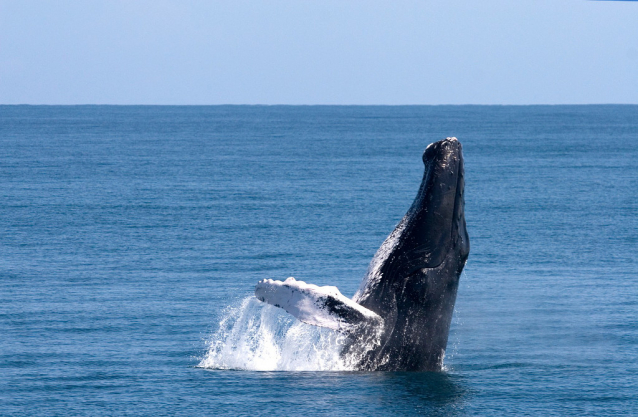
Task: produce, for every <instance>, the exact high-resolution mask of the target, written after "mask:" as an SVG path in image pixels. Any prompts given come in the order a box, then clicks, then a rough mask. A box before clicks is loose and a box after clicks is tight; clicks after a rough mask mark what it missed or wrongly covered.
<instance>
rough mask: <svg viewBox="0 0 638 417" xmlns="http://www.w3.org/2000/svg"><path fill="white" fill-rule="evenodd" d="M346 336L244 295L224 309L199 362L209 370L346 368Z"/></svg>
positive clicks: (335, 369)
mask: <svg viewBox="0 0 638 417" xmlns="http://www.w3.org/2000/svg"><path fill="white" fill-rule="evenodd" d="M343 342H344V336H342V335H340V334H338V333H336V332H334V331H332V330H330V329H325V328H319V327H314V326H310V325H308V324H304V323H301V322H299V321H297V320H295V319H294V318H293V317H291V316H289V315H288V314H286V313H285V312H284V311H283V310H281V309H278V308H276V307H273V306H270V305H267V304H264V303H262V302H259V301H258V300H257V299H256V298H255V297H248V298H245V299H244V300H243V301H242V302H241V305H239V306H238V307H235V308H229V309H227V310H226V311H225V313H224V315H223V318H222V320H221V321H220V323H219V329H218V330H217V331H216V332H215V333H214V334H213V336H212V337H211V339H210V340H209V348H208V352H207V353H206V355H205V357H204V358H203V359H202V360H201V362H200V363H199V366H200V367H203V368H209V369H241V370H252V371H344V370H349V369H351V368H350V367H349V366H348V365H347V364H346V363H345V362H344V361H343V360H342V359H341V358H340V355H339V352H340V351H341V346H342V344H343Z"/></svg>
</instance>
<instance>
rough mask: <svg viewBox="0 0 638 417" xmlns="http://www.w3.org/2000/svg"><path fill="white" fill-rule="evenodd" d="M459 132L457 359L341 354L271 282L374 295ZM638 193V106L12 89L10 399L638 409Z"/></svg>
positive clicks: (4, 224) (3, 315)
mask: <svg viewBox="0 0 638 417" xmlns="http://www.w3.org/2000/svg"><path fill="white" fill-rule="evenodd" d="M446 136H456V137H458V138H459V140H460V141H461V142H462V143H463V146H464V155H465V164H466V216H467V223H468V231H469V234H470V239H471V245H472V247H471V253H470V257H469V261H468V264H467V266H466V268H465V271H464V273H463V276H462V277H461V285H460V288H459V293H458V299H457V304H456V311H455V316H454V319H453V323H452V330H451V333H450V339H449V344H448V352H447V356H446V362H445V363H446V370H445V372H442V373H381V372H377V373H363V372H349V371H344V370H339V369H338V367H335V363H334V361H333V359H334V358H332V357H331V356H330V355H329V353H330V343H331V340H330V337H331V335H330V334H327V333H326V332H318V331H317V330H315V329H313V328H309V327H308V326H306V325H303V324H296V323H294V321H293V320H291V319H289V318H288V317H287V316H286V315H285V313H280V311H279V310H278V309H275V308H274V307H263V306H262V305H260V304H259V303H258V302H257V301H255V300H251V299H250V297H251V295H252V290H253V288H254V285H255V283H256V282H257V281H258V280H260V279H263V278H274V279H284V278H286V277H288V276H294V277H296V278H297V279H301V280H305V281H308V282H312V283H314V284H318V285H328V284H329V285H336V286H338V287H339V288H340V290H341V292H342V293H344V294H345V295H348V296H351V295H353V294H354V292H355V290H356V288H357V287H358V285H359V282H360V281H361V278H362V277H363V275H364V274H365V271H366V268H367V265H368V262H369V261H370V259H371V257H372V255H373V254H374V252H375V251H376V249H377V248H378V246H379V245H380V244H381V242H382V241H383V239H384V238H385V237H386V236H387V235H388V234H389V233H390V231H391V230H392V229H393V227H394V226H395V224H396V223H397V222H398V221H399V219H400V218H401V217H402V216H403V214H404V213H405V211H406V210H407V209H408V207H409V206H410V204H411V202H412V199H413V198H414V196H415V194H416V191H417V189H418V186H419V183H420V180H421V175H422V170H423V166H422V163H421V153H422V151H423V149H424V148H425V146H426V145H427V144H428V143H430V142H433V141H435V140H439V139H441V138H444V137H446ZM637 190H638V106H531V107H528V106H523V107H515V106H440V107H420V106H416V107H349V106H346V107H303V106H299V107H296V106H293V107H249V106H239V107H232V106H230V107H225V106H221V107H119V106H104V107H102V106H80V107H58V106H51V107H47V106H43V107H29V106H0V225H1V227H0V413H1V414H4V415H100V414H106V415H199V414H209V415H282V416H288V415H379V416H382V415H389V414H394V415H414V414H426V415H494V414H502V413H508V414H518V415H521V414H536V415H552V414H556V415H583V414H589V415H601V414H609V415H611V414H632V413H633V414H636V413H638V400H637V398H638V363H637V362H638V361H637V360H636V359H637V358H638V262H637V260H636V258H637V256H636V254H637V249H638V191H637ZM295 332H296V333H295ZM293 333H294V334H293ZM242 334H243V335H242ZM296 343H299V344H300V345H301V347H300V348H299V351H297V350H296V348H295V346H294V345H295V344H296ZM278 349H279V350H278ZM264 352H265V353H264ZM326 352H327V353H326ZM215 354H216V355H217V356H216V357H214V358H213V357H212V356H211V355H213V356H214V355H215ZM324 354H326V355H327V356H326V357H324V356H322V355H324ZM326 358H327V359H326ZM324 359H325V361H323V360H324ZM331 361H332V362H331ZM216 368H217V369H216ZM219 368H227V369H219ZM318 369H324V371H318Z"/></svg>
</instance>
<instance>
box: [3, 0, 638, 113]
mask: <svg viewBox="0 0 638 417" xmlns="http://www.w3.org/2000/svg"><path fill="white" fill-rule="evenodd" d="M0 103H2V104H19V103H30V104H84V103H94V104H465V103H469V104H474V103H475V104H560V103H567V104H570V103H573V104H580V103H638V2H614V1H586V0H481V1H474V0H464V1H457V0H440V1H439V0H436V1H434V0H433V1H429V0H420V1H390V0H387V1H374V0H339V1H334V0H268V1H257V0H255V1H243V0H227V1H211V0H208V1H168V0H149V1H146V0H144V1H134V0H121V1H120V0H108V1H107V0H104V1H99V0H95V1H92V0H79V1H65V0H56V1H45V0H41V1H32V0H0Z"/></svg>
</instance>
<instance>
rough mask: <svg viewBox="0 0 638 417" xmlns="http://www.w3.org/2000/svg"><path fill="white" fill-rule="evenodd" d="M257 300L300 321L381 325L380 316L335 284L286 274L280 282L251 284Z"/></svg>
mask: <svg viewBox="0 0 638 417" xmlns="http://www.w3.org/2000/svg"><path fill="white" fill-rule="evenodd" d="M255 296H256V297H257V299H259V300H260V301H263V302H266V303H268V304H271V305H273V306H275V307H280V308H283V309H284V310H286V311H287V312H288V313H290V314H292V315H293V316H295V317H296V318H297V319H299V320H300V321H302V322H304V323H308V324H312V325H314V326H320V327H327V328H329V329H333V330H338V331H341V332H350V331H354V330H355V329H359V328H360V327H361V326H362V325H363V326H366V327H368V328H370V329H380V328H382V327H383V319H382V318H381V317H380V316H379V315H377V314H376V313H374V312H373V311H371V310H368V309H367V308H365V307H363V306H361V305H359V304H357V303H355V302H354V301H352V300H351V299H349V298H347V297H345V296H344V295H343V294H341V292H339V290H338V289H337V287H330V286H325V287H319V286H317V285H313V284H306V283H305V282H303V281H297V280H295V279H294V278H292V277H290V278H288V279H287V280H285V281H284V282H281V281H274V280H272V279H265V280H262V281H259V282H258V283H257V286H256V287H255Z"/></svg>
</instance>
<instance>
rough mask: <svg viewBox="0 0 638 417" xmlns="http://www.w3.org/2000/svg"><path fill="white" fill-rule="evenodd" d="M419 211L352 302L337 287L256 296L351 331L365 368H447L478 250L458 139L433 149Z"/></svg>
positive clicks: (386, 247) (358, 362) (288, 288)
mask: <svg viewBox="0 0 638 417" xmlns="http://www.w3.org/2000/svg"><path fill="white" fill-rule="evenodd" d="M423 163H424V165H425V173H424V175H423V180H422V182H421V187H420V188H419V191H418V193H417V196H416V198H415V200H414V202H413V203H412V206H411V207H410V209H409V210H408V212H407V213H406V215H405V216H404V217H403V219H402V220H401V221H400V222H399V224H398V225H397V226H396V228H395V229H394V231H393V232H392V233H391V234H390V236H388V237H387V238H386V240H385V241H384V242H383V244H382V245H381V247H380V248H379V249H378V251H377V253H376V254H375V255H374V257H373V259H372V261H371V262H370V266H369V268H368V272H367V274H366V276H365V278H364V279H363V281H362V283H361V285H360V287H359V290H358V291H357V292H356V294H355V295H354V297H353V298H352V299H349V298H347V297H345V296H344V295H342V294H341V293H340V292H339V290H338V289H337V288H336V287H330V286H325V287H318V286H316V285H312V284H306V283H305V282H303V281H296V280H295V279H294V278H288V279H287V280H285V281H283V282H282V281H274V280H271V279H267V280H262V281H259V283H258V284H257V286H256V288H255V296H256V297H257V298H258V299H259V300H261V301H264V302H266V303H269V304H272V305H274V306H276V307H280V308H283V309H284V310H286V311H287V312H288V313H290V314H292V315H293V316H295V317H296V318H298V319H299V320H301V321H302V322H305V323H308V324H312V325H315V326H322V327H328V328H331V329H334V330H337V331H338V332H340V333H342V334H344V335H345V336H346V337H345V343H343V346H342V351H341V353H342V357H343V358H344V360H346V361H348V363H350V364H352V366H353V368H354V369H358V370H380V371H439V370H441V367H442V366H443V357H444V354H445V348H446V346H447V339H448V334H449V330H450V323H451V321H452V313H453V311H454V303H455V300H456V293H457V289H458V285H459V278H460V275H461V272H462V270H463V267H464V266H465V263H466V261H467V257H468V255H469V252H470V241H469V237H468V234H467V230H466V225H465V214H464V196H463V192H464V184H465V183H464V167H463V154H462V147H461V143H460V142H459V141H458V140H457V139H456V138H446V139H444V140H441V141H438V142H435V143H432V144H430V145H429V146H428V147H427V148H426V149H425V151H424V153H423Z"/></svg>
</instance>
